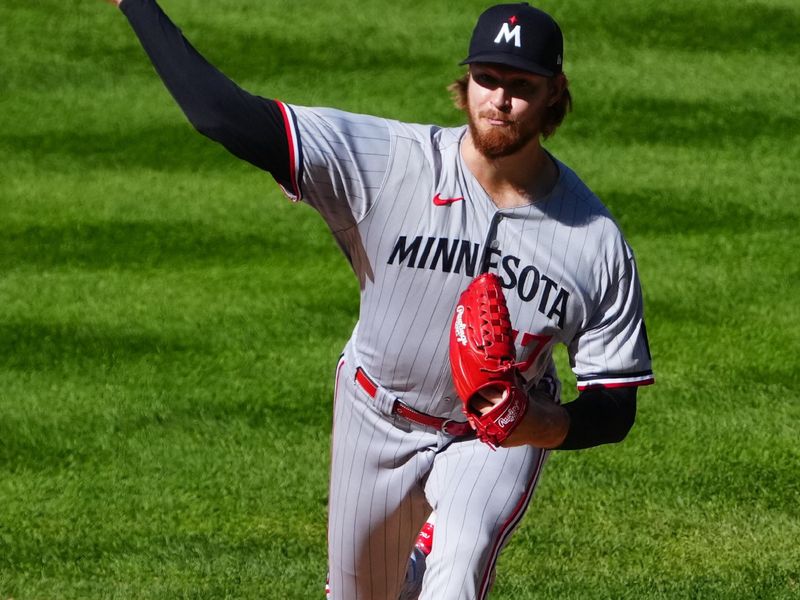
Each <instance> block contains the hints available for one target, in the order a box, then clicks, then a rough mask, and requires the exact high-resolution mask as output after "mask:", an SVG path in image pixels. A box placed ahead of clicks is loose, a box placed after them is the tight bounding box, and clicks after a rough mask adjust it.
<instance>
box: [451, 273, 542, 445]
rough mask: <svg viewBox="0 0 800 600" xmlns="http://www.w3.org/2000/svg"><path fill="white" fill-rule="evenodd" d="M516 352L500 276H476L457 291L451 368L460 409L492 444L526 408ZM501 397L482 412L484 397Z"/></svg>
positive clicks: (517, 420)
mask: <svg viewBox="0 0 800 600" xmlns="http://www.w3.org/2000/svg"><path fill="white" fill-rule="evenodd" d="M515 360H516V350H515V348H514V341H513V334H512V332H511V320H510V318H509V315H508V307H507V306H506V300H505V296H504V295H503V289H502V287H501V284H500V278H499V277H497V275H494V274H493V273H484V274H483V275H479V276H478V277H476V278H475V279H474V280H473V281H472V283H470V284H469V286H468V287H467V289H466V290H464V292H463V293H462V294H461V297H460V298H459V300H458V304H457V305H456V312H455V316H454V317H453V324H452V326H451V328H450V370H451V372H452V374H453V383H454V384H455V387H456V391H457V392H458V395H459V397H460V398H461V402H462V409H463V411H464V414H465V415H466V416H467V420H468V421H469V423H470V425H472V427H473V428H474V429H475V431H476V432H477V434H478V438H479V439H480V440H481V441H483V442H485V443H487V444H489V445H490V446H491V447H492V448H495V447H497V446H499V445H500V444H502V443H503V441H504V440H505V439H506V438H507V437H508V436H509V435H510V434H511V432H512V431H513V430H514V428H515V427H516V426H517V425H518V424H519V423H520V422H521V421H522V419H523V417H524V416H525V413H526V412H527V410H528V397H527V395H526V394H525V391H524V390H523V389H521V388H520V387H519V386H518V385H517V377H518V373H517V363H516V362H515ZM482 392H483V393H484V394H486V395H487V397H488V396H489V395H497V394H498V392H500V393H502V400H501V401H500V402H498V403H497V404H495V405H494V407H493V408H492V409H491V410H489V411H487V412H483V414H481V411H480V410H478V408H477V406H479V405H486V404H487V402H486V400H484V397H483V396H482Z"/></svg>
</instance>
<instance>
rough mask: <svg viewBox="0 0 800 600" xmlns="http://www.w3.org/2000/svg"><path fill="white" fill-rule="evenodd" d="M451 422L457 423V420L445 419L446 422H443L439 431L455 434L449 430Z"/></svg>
mask: <svg viewBox="0 0 800 600" xmlns="http://www.w3.org/2000/svg"><path fill="white" fill-rule="evenodd" d="M450 423H455V421H453V419H445V420H444V422H443V423H442V426H441V427H439V431H441V432H442V433H444V434H445V435H453V434H451V433H448V431H447V426H448V425H450Z"/></svg>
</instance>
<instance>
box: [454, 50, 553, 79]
mask: <svg viewBox="0 0 800 600" xmlns="http://www.w3.org/2000/svg"><path fill="white" fill-rule="evenodd" d="M472 63H491V64H493V65H504V66H506V67H514V68H515V69H520V70H521V71H528V72H530V73H535V74H537V75H544V76H545V77H552V76H553V75H555V72H554V71H551V70H550V69H545V68H544V67H542V66H540V65H537V64H536V63H534V62H531V61H529V60H526V59H524V58H522V57H521V56H514V55H513V54H504V53H501V52H497V53H486V54H476V55H474V56H468V57H467V58H465V59H464V60H462V61H461V62H460V63H458V64H460V65H470V64H472Z"/></svg>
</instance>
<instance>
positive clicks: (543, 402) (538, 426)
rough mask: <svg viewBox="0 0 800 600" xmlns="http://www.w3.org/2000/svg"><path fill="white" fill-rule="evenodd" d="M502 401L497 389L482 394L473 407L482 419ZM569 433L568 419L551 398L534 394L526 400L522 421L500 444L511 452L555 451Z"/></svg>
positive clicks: (537, 391)
mask: <svg viewBox="0 0 800 600" xmlns="http://www.w3.org/2000/svg"><path fill="white" fill-rule="evenodd" d="M502 399H503V397H502V391H501V390H499V389H493V390H483V392H482V393H481V394H480V398H476V399H473V401H472V406H473V408H474V409H475V410H477V411H478V412H480V413H481V415H484V414H486V413H488V412H489V411H490V410H492V408H494V407H495V405H496V404H498V403H499V402H501V401H502ZM568 429H569V415H568V414H567V411H566V410H565V409H564V407H562V406H561V405H560V404H558V403H557V402H556V401H555V400H554V399H553V398H552V397H551V396H550V395H548V394H547V393H545V392H543V391H542V390H534V391H533V392H532V393H531V394H530V395H529V397H528V410H527V412H526V413H525V416H524V417H523V419H522V421H520V422H519V424H518V425H517V426H516V427H515V428H514V430H513V431H512V432H511V434H510V435H509V436H508V437H507V438H506V439H505V440H504V441H503V442H502V443H501V444H500V446H501V447H503V448H513V447H515V446H524V445H526V444H529V445H531V446H536V447H537V448H556V447H558V446H560V445H561V443H562V442H563V441H564V438H565V437H566V436H567V431H568Z"/></svg>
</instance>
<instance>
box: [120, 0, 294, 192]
mask: <svg viewBox="0 0 800 600" xmlns="http://www.w3.org/2000/svg"><path fill="white" fill-rule="evenodd" d="M120 9H121V10H122V12H123V13H124V14H125V16H126V17H127V18H128V21H129V22H130V24H131V26H132V27H133V30H134V32H136V35H137V36H138V38H139V41H140V42H141V44H142V47H143V48H144V50H145V52H147V54H148V56H149V57H150V60H151V61H152V63H153V65H154V66H155V69H156V71H157V72H158V74H159V76H160V77H161V79H162V80H163V81H164V84H165V85H166V86H167V89H168V90H169V92H170V93H171V94H172V96H173V97H174V98H175V101H176V102H177V103H178V105H179V106H180V107H181V109H182V110H183V112H184V113H185V114H186V117H187V118H188V119H189V121H190V122H191V123H192V125H193V126H194V127H195V129H197V130H198V131H199V132H200V133H202V134H203V135H205V136H207V137H209V138H211V139H212V140H214V141H216V142H219V143H220V144H222V145H223V146H225V148H227V149H228V150H229V151H230V152H231V153H233V154H234V155H236V156H238V157H239V158H241V159H243V160H246V161H247V162H249V163H251V164H253V165H255V166H257V167H259V168H261V169H264V170H265V171H269V172H270V173H272V176H273V177H274V178H275V180H276V181H277V182H278V183H280V184H281V185H283V186H284V187H287V188H288V187H290V186H291V177H290V165H289V160H290V159H289V146H288V139H287V135H286V128H285V126H284V120H283V114H282V112H281V110H280V107H279V106H278V103H277V102H275V101H274V100H269V99H266V98H261V97H260V96H254V95H253V94H250V93H248V92H246V91H245V90H243V89H241V88H240V87H239V86H238V85H236V84H235V83H234V82H233V81H231V80H230V79H229V78H228V77H226V76H225V75H224V74H223V73H221V72H220V71H219V70H217V69H216V68H215V67H214V66H213V65H211V64H210V63H209V62H208V61H206V60H205V59H204V58H203V57H202V56H201V55H200V53H198V52H197V50H195V49H194V48H193V47H192V45H191V44H190V43H189V42H188V40H186V38H185V37H183V34H182V33H181V31H180V30H179V29H178V28H177V27H176V26H175V25H174V24H173V23H172V21H170V19H169V17H167V15H166V14H164V12H163V11H162V10H161V8H160V7H159V6H158V4H157V3H156V2H155V0H123V2H122V4H120Z"/></svg>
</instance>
